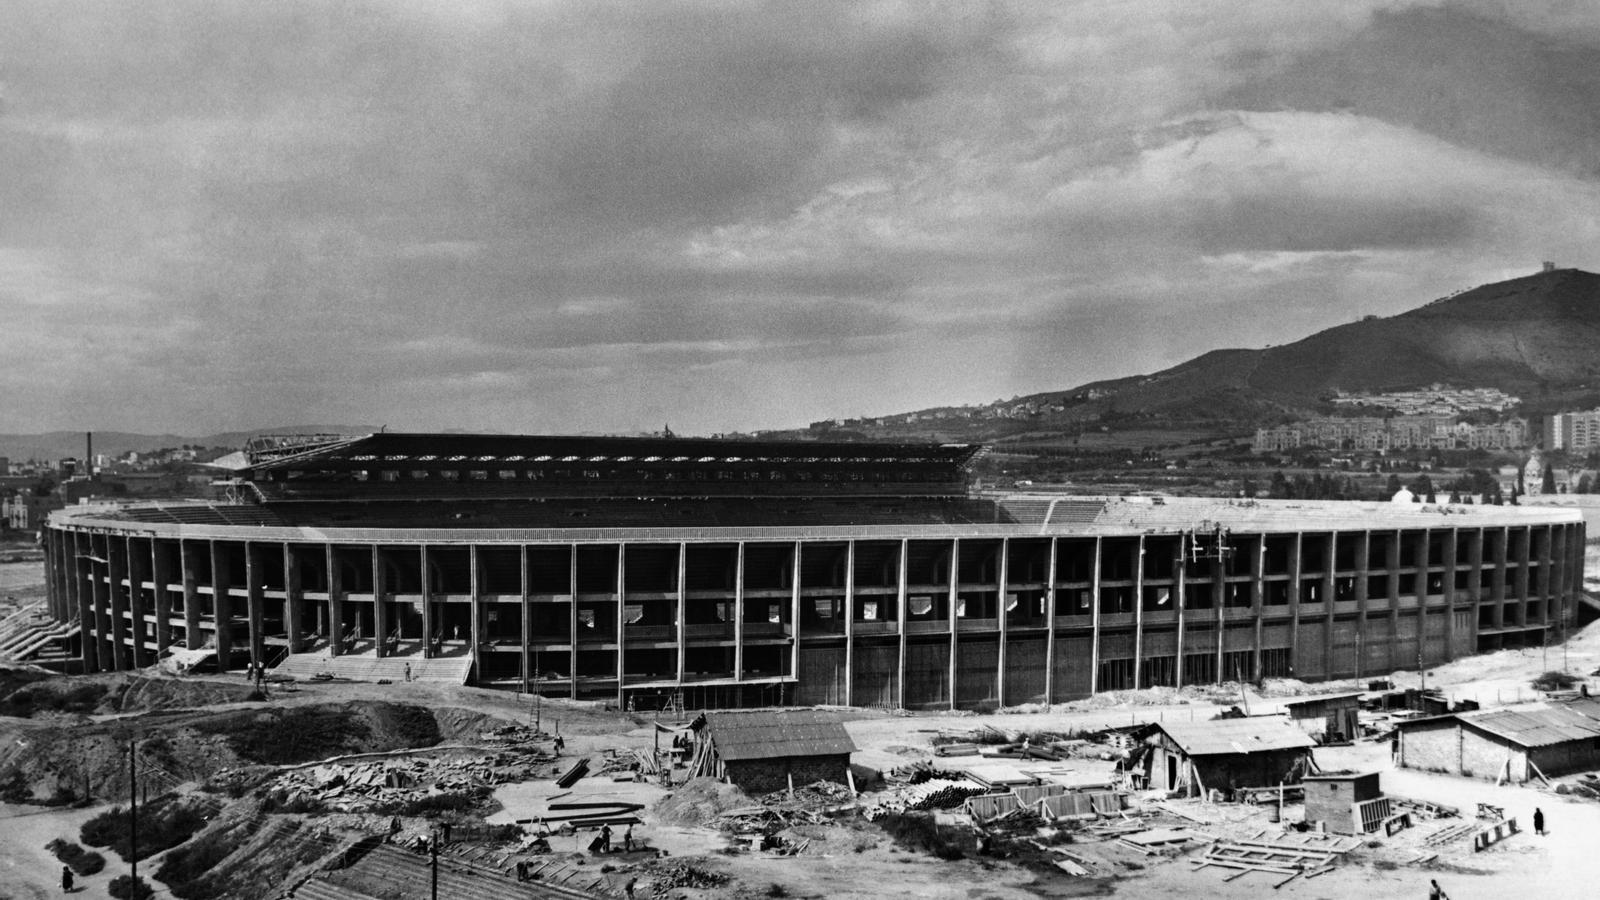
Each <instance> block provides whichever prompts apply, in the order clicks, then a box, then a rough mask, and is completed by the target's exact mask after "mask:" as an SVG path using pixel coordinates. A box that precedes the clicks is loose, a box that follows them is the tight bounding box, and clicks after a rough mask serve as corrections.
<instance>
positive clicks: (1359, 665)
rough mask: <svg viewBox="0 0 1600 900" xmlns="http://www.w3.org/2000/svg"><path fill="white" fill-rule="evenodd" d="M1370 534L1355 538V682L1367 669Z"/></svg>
mask: <svg viewBox="0 0 1600 900" xmlns="http://www.w3.org/2000/svg"><path fill="white" fill-rule="evenodd" d="M1371 553H1372V534H1371V533H1370V532H1366V531H1362V532H1358V536H1357V538H1356V680H1357V681H1360V680H1361V675H1362V673H1363V672H1365V671H1366V668H1367V659H1366V654H1367V578H1368V575H1367V573H1368V571H1369V570H1370V568H1371V564H1370V557H1371Z"/></svg>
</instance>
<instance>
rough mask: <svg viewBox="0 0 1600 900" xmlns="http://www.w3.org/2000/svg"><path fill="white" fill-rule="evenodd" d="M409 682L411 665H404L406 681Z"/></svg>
mask: <svg viewBox="0 0 1600 900" xmlns="http://www.w3.org/2000/svg"><path fill="white" fill-rule="evenodd" d="M410 680H411V663H409V662H407V663H406V681H410Z"/></svg>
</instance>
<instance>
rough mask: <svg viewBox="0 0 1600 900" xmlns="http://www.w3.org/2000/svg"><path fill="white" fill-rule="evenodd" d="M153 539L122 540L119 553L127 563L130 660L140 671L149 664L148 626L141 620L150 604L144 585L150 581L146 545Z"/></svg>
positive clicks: (130, 538) (128, 538)
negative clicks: (121, 549)
mask: <svg viewBox="0 0 1600 900" xmlns="http://www.w3.org/2000/svg"><path fill="white" fill-rule="evenodd" d="M153 542H154V539H147V540H145V541H144V543H140V541H139V539H137V538H134V537H125V538H123V552H124V553H125V554H126V556H127V560H128V637H129V639H130V643H129V648H128V649H129V651H130V658H131V659H132V660H133V667H134V668H135V669H138V668H142V667H143V666H145V665H147V664H149V662H150V651H149V649H147V648H146V647H145V640H146V635H147V634H148V633H149V623H148V622H146V621H145V619H144V617H145V614H146V613H147V612H149V611H150V604H147V603H145V600H144V586H145V582H146V581H148V580H149V578H150V554H149V552H147V551H148V549H149V548H148V544H150V543H153Z"/></svg>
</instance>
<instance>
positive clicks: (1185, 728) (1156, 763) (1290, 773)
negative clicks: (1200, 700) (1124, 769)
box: [1135, 716, 1313, 795]
mask: <svg viewBox="0 0 1600 900" xmlns="http://www.w3.org/2000/svg"><path fill="white" fill-rule="evenodd" d="M1138 734H1139V739H1140V740H1141V742H1142V744H1143V746H1142V747H1141V748H1140V749H1139V750H1138V751H1137V754H1136V756H1135V760H1136V763H1135V765H1138V766H1141V767H1142V770H1143V774H1144V778H1145V784H1147V785H1149V786H1150V787H1152V788H1157V789H1160V790H1168V791H1179V790H1181V791H1185V792H1187V793H1189V794H1191V795H1192V794H1204V793H1205V792H1207V791H1211V790H1221V791H1227V792H1232V791H1234V790H1236V789H1238V788H1247V787H1277V786H1278V785H1279V784H1297V783H1299V781H1300V777H1301V776H1302V775H1303V774H1305V772H1306V771H1307V770H1308V768H1309V767H1310V765H1311V748H1312V746H1313V742H1312V740H1311V738H1310V736H1309V735H1307V734H1306V733H1305V732H1303V731H1301V730H1300V729H1298V728H1296V727H1294V726H1293V725H1291V724H1289V720H1288V719H1284V718H1280V717H1277V716H1272V717H1265V716H1264V717H1260V718H1244V719H1213V720H1211V721H1206V722H1156V723H1152V724H1150V725H1148V726H1146V727H1145V728H1144V729H1143V730H1141V731H1140V732H1139V733H1138Z"/></svg>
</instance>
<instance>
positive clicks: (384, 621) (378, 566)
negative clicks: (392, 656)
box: [367, 544, 389, 659]
mask: <svg viewBox="0 0 1600 900" xmlns="http://www.w3.org/2000/svg"><path fill="white" fill-rule="evenodd" d="M367 550H368V554H369V556H370V558H371V564H372V639H373V647H374V652H375V653H376V654H377V657H378V658H379V659H383V658H384V657H386V656H388V655H389V611H388V610H386V609H384V608H383V597H384V595H385V594H387V593H388V592H389V585H388V581H389V579H388V577H387V576H388V574H389V573H388V572H387V571H385V569H384V565H383V551H382V550H380V549H378V545H377V544H371V545H369V546H368V548H367Z"/></svg>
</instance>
